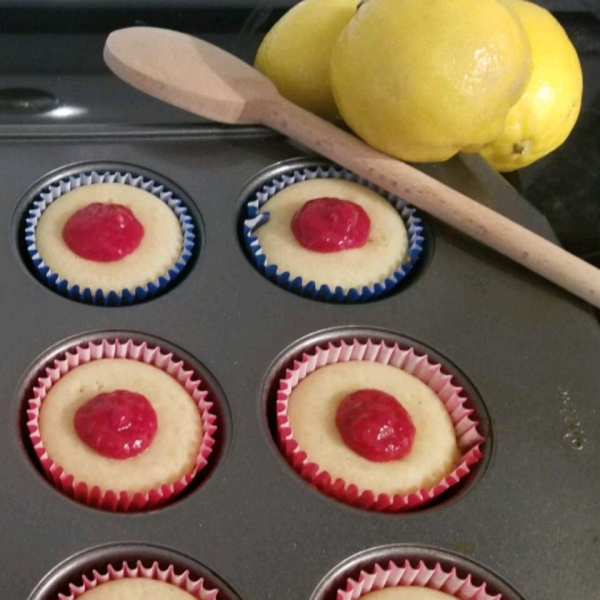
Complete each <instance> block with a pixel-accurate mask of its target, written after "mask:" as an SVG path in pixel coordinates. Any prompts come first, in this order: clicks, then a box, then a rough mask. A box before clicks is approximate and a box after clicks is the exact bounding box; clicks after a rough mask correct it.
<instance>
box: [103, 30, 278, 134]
mask: <svg viewBox="0 0 600 600" xmlns="http://www.w3.org/2000/svg"><path fill="white" fill-rule="evenodd" d="M104 60H105V62H106V64H107V65H108V66H109V68H110V69H111V70H112V71H113V72H114V73H115V75H117V76H118V77H120V78H121V79H122V80H123V81H126V82H127V83H129V84H130V85H132V86H133V87H135V88H137V89H139V90H141V91H142V92H145V93H146V94H149V95H150V96H154V97H155V98H158V99H159V100H163V101H164V102H168V103H169V104H173V105H175V106H178V107H180V108H183V109H184V110H187V111H189V112H192V113H195V114H197V115H201V116H203V117H206V118H207V119H211V120H213V121H220V122H222V123H243V124H250V123H256V122H258V117H257V115H258V114H259V111H260V103H261V101H263V100H267V99H269V98H273V97H276V96H277V90H276V88H275V86H274V85H273V84H272V83H271V81H269V80H268V79H267V78H266V77H265V76H264V75H262V74H261V73H259V72H258V71H257V70H256V69H254V68H253V67H251V66H250V65H248V64H246V63H245V62H243V61H242V60H240V59H239V58H237V57H235V56H233V55H232V54H229V53H228V52H225V51H224V50H221V49H220V48H218V47H217V46H213V45H212V44H209V43H207V42H204V41H202V40H199V39H197V38H195V37H192V36H191V35H186V34H184V33H178V32H176V31H170V30H168V29H158V28H155V27H130V28H127V29H120V30H118V31H114V32H113V33H111V34H110V35H109V36H108V39H107V40H106V44H105V46H104Z"/></svg>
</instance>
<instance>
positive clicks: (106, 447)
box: [74, 390, 158, 460]
mask: <svg viewBox="0 0 600 600" xmlns="http://www.w3.org/2000/svg"><path fill="white" fill-rule="evenodd" d="M74 424H75V431H76V432H77V435H78V436H79V438H80V439H81V441H82V442H84V443H85V444H87V445H88V446H89V447H90V448H91V449H92V450H95V451H96V452H97V453H98V454H101V455H102V456H106V457H107V458H116V459H119V460H124V459H126V458H132V457H133V456H137V455H138V454H141V453H142V452H143V451H144V450H146V448H148V447H149V446H150V444H151V443H152V440H153V439H154V436H155V434H156V429H157V427H158V422H157V418H156V412H154V408H152V405H151V404H150V402H148V399H147V398H146V397H145V396H142V394H136V393H135V392H128V391H127V390H116V391H114V392H107V393H103V394H98V395H97V396H94V397H93V398H92V399H91V400H88V401H87V402H86V403H85V404H84V405H83V406H80V407H79V409H78V410H77V412H76V413H75V421H74Z"/></svg>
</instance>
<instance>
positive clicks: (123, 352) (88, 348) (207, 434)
mask: <svg viewBox="0 0 600 600" xmlns="http://www.w3.org/2000/svg"><path fill="white" fill-rule="evenodd" d="M102 358H126V359H130V360H135V361H138V362H144V363H146V364H148V365H152V366H154V367H156V368H158V369H161V370H162V371H164V372H165V373H168V374H169V375H170V376H171V377H173V378H174V379H175V380H176V381H178V382H179V383H180V384H181V385H182V386H183V388H184V389H185V390H186V391H187V392H188V394H189V395H190V397H191V398H192V399H193V400H194V402H195V403H196V405H197V407H198V411H199V413H200V418H201V421H202V431H203V436H202V442H201V444H200V449H199V451H198V455H197V457H196V461H195V464H194V468H193V469H192V470H191V471H190V472H189V473H187V474H186V475H184V476H183V477H182V478H181V479H179V480H177V481H175V482H173V483H170V484H168V485H163V486H161V487H160V488H156V489H152V490H150V491H147V492H136V493H133V494H132V493H129V492H126V491H120V490H102V489H100V488H99V487H98V486H93V487H90V486H88V484H86V483H85V481H76V480H75V479H74V477H73V476H72V475H70V474H69V473H67V472H66V471H65V470H64V469H63V468H62V467H61V466H60V465H58V464H56V463H55V462H54V461H53V460H52V457H50V456H49V455H48V453H47V452H46V448H45V447H44V441H43V439H42V437H41V434H40V429H39V415H40V407H41V405H42V403H43V401H44V399H45V398H46V396H47V395H48V392H49V391H50V389H51V388H52V386H53V385H54V384H55V383H56V382H57V381H58V380H59V379H60V378H61V377H63V376H64V375H66V374H67V373H68V372H70V371H72V370H73V369H76V368H77V367H78V366H80V365H84V364H86V363H89V362H91V361H94V360H99V359H102ZM201 386H202V382H201V381H200V379H198V376H197V374H196V373H195V372H194V371H192V370H188V369H186V368H185V366H184V362H183V361H182V360H179V359H176V358H175V357H174V355H173V353H172V352H166V351H164V350H162V349H161V348H159V347H158V346H153V345H149V344H148V343H147V342H141V343H136V342H134V341H133V340H126V341H120V340H114V341H109V340H106V339H104V340H101V341H98V342H90V343H88V344H85V345H79V346H75V347H73V348H71V349H69V350H68V351H67V352H66V353H65V354H64V356H61V357H60V358H57V359H55V360H54V362H53V363H52V364H51V365H49V366H47V367H46V370H45V373H44V375H42V376H41V377H39V379H38V381H37V385H36V386H35V387H34V389H33V396H32V397H31V398H30V399H29V401H28V410H27V429H28V430H29V438H30V440H31V443H32V445H33V449H34V451H35V454H36V456H37V457H38V459H39V461H40V464H41V466H42V468H43V470H44V472H45V473H46V476H47V477H48V478H49V479H50V481H52V482H53V483H54V485H55V486H56V487H57V488H58V489H59V490H61V491H62V492H63V493H64V494H66V495H67V496H69V497H71V498H73V499H74V500H77V501H78V502H81V503H83V504H87V505H89V506H93V507H95V508H101V509H105V510H112V511H140V510H148V509H151V508H155V507H158V506H160V505H163V504H165V503H167V502H168V501H170V500H172V499H174V498H175V497H176V496H177V495H178V494H180V493H181V492H182V491H183V490H184V489H185V488H186V487H187V486H188V485H189V484H190V483H191V481H192V480H193V479H194V477H195V476H196V475H197V474H198V472H199V471H200V470H201V469H203V468H204V467H205V466H206V465H207V464H208V458H209V456H210V454H211V452H212V449H213V446H214V443H215V439H214V434H215V432H216V430H217V424H216V421H217V417H216V416H215V414H213V413H212V412H211V409H212V407H213V403H212V402H211V401H210V399H209V398H208V392H207V391H206V390H204V389H202V387H201Z"/></svg>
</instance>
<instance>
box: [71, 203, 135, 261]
mask: <svg viewBox="0 0 600 600" xmlns="http://www.w3.org/2000/svg"><path fill="white" fill-rule="evenodd" d="M62 236H63V240H64V241H65V244H67V246H68V247H69V248H70V249H71V250H72V251H73V252H74V253H75V254H77V256H81V258H86V259H88V260H94V261H96V262H113V261H116V260H121V259H122V258H124V257H125V256H127V255H128V254H131V253H132V252H133V251H134V250H135V249H136V248H137V247H138V246H139V245H140V242H141V241H142V238H143V237H144V227H143V225H142V224H141V223H140V222H139V221H138V220H137V219H136V218H135V215H134V214H133V212H132V211H131V209H129V208H127V207H126V206H123V205H122V204H103V203H100V202H92V204H89V205H88V206H86V207H85V208H82V209H80V210H78V211H77V212H76V213H75V214H73V215H72V216H71V217H70V219H69V220H68V221H67V222H66V223H65V226H64V227H63V231H62Z"/></svg>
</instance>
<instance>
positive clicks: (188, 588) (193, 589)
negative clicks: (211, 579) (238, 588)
mask: <svg viewBox="0 0 600 600" xmlns="http://www.w3.org/2000/svg"><path fill="white" fill-rule="evenodd" d="M134 578H142V579H154V580H156V581H163V582H165V583H170V584H171V585H174V586H176V587H178V588H179V589H181V590H183V591H184V592H187V593H188V594H190V595H191V596H193V597H194V598H198V599H199V600H215V599H216V598H217V596H218V594H219V590H217V589H209V588H207V587H206V586H205V584H204V579H203V578H200V579H193V578H192V577H191V576H190V572H189V571H183V573H177V571H176V570H175V567H174V566H173V565H169V566H168V567H167V568H166V569H161V567H160V566H159V564H158V562H154V563H152V565H151V566H150V567H145V566H144V565H143V564H142V562H141V561H139V560H138V561H137V563H136V564H135V566H134V567H130V566H129V565H128V564H127V563H126V562H124V563H122V564H121V565H120V566H118V567H114V566H112V565H108V567H107V570H106V572H105V573H99V572H98V571H96V570H94V571H93V572H92V575H91V576H89V577H88V576H87V575H84V576H83V582H82V583H81V584H79V585H76V584H74V583H71V584H69V594H68V595H65V594H59V595H58V600H76V598H79V597H80V596H82V595H83V594H85V592H88V591H89V590H92V589H94V588H97V587H98V586H101V585H103V584H105V583H108V582H109V581H116V580H119V579H134Z"/></svg>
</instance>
